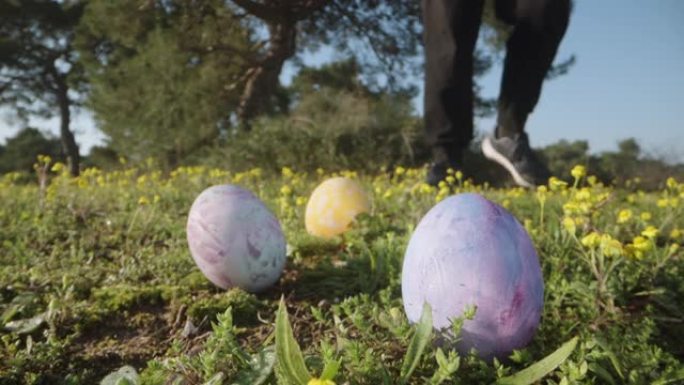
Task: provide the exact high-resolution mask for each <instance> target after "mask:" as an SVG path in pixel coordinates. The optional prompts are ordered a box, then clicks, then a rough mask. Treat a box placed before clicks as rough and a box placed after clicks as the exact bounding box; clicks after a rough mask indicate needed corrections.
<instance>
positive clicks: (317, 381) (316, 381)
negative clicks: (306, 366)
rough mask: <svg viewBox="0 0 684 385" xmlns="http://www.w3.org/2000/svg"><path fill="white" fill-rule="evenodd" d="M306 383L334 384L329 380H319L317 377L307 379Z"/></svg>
mask: <svg viewBox="0 0 684 385" xmlns="http://www.w3.org/2000/svg"><path fill="white" fill-rule="evenodd" d="M307 385H335V383H334V382H332V381H330V380H320V379H318V378H312V379H310V380H309V382H308V383H307Z"/></svg>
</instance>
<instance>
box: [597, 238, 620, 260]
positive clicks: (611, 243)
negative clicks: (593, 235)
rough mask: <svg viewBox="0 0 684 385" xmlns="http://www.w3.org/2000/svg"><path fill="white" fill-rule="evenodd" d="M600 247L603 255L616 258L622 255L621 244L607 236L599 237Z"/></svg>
mask: <svg viewBox="0 0 684 385" xmlns="http://www.w3.org/2000/svg"><path fill="white" fill-rule="evenodd" d="M600 247H601V251H602V252H603V254H604V255H608V256H611V257H617V256H619V255H621V254H622V243H620V241H618V240H617V239H615V238H613V237H611V236H610V235H608V234H603V235H602V236H601V245H600Z"/></svg>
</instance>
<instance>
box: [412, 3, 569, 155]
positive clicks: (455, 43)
mask: <svg viewBox="0 0 684 385" xmlns="http://www.w3.org/2000/svg"><path fill="white" fill-rule="evenodd" d="M483 4H484V0H423V4H422V5H423V25H424V41H425V99H424V103H425V105H424V114H425V127H426V134H427V141H428V144H429V145H430V146H432V148H433V151H434V157H435V161H436V162H440V161H445V160H447V159H453V158H454V157H457V156H458V154H459V153H460V152H461V151H462V150H463V148H465V147H466V146H467V145H468V143H469V142H470V140H471V139H472V138H473V51H474V49H475V43H476V41H477V35H478V31H479V29H480V23H481V19H482V10H483ZM495 7H496V15H497V18H499V19H500V20H502V21H503V22H506V23H508V24H511V25H512V26H513V31H512V33H511V35H510V38H509V39H508V42H507V43H506V59H505V62H504V71H503V77H502V80H501V90H500V93H499V102H498V118H497V125H498V127H497V132H496V134H497V135H498V136H514V135H515V134H519V133H522V132H524V128H525V122H526V120H527V116H528V115H529V114H530V112H532V110H533V109H534V106H535V105H536V104H537V101H538V100H539V94H540V92H541V87H542V83H543V81H544V77H545V75H546V72H547V71H548V69H549V67H550V66H551V64H552V62H553V58H554V56H555V55H556V51H557V49H558V45H559V44H560V41H561V39H562V38H563V35H564V34H565V30H566V28H567V25H568V19H569V17H570V8H571V4H570V0H496V2H495Z"/></svg>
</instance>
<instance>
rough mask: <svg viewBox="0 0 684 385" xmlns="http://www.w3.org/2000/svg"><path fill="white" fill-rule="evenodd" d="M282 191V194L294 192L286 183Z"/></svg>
mask: <svg viewBox="0 0 684 385" xmlns="http://www.w3.org/2000/svg"><path fill="white" fill-rule="evenodd" d="M280 193H281V194H282V195H290V194H292V188H290V186H288V185H284V186H283V187H281V188H280Z"/></svg>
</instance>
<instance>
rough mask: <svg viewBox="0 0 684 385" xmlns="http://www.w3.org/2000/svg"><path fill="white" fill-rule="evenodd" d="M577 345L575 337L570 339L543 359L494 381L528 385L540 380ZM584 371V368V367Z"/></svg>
mask: <svg viewBox="0 0 684 385" xmlns="http://www.w3.org/2000/svg"><path fill="white" fill-rule="evenodd" d="M576 346H577V337H575V338H573V339H571V340H570V341H568V342H566V343H564V344H563V346H561V347H560V348H558V350H556V351H555V352H553V353H551V354H549V355H548V356H547V357H545V358H544V359H542V360H540V361H539V362H536V363H534V364H532V365H530V366H529V367H527V368H525V369H523V370H521V371H519V372H518V373H515V374H513V375H511V376H507V377H504V378H500V379H498V380H497V381H496V384H497V385H530V384H534V383H535V382H537V381H539V380H541V378H542V377H544V376H545V375H547V374H549V373H551V372H552V371H553V370H554V369H556V368H557V367H558V365H560V364H562V363H563V361H565V360H566V359H568V357H569V356H570V354H572V351H573V350H575V347H576ZM585 372H586V369H585Z"/></svg>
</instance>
